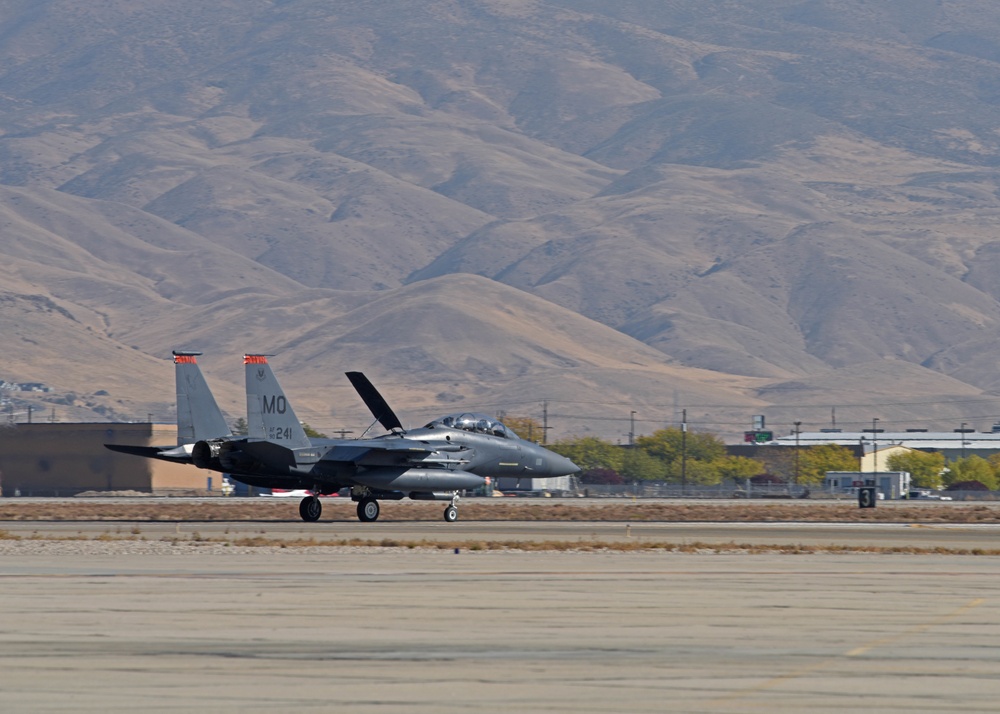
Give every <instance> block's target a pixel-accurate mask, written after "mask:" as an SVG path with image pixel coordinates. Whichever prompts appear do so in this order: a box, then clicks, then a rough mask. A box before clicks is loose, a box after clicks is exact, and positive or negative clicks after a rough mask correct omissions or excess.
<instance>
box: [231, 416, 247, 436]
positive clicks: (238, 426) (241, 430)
mask: <svg viewBox="0 0 1000 714" xmlns="http://www.w3.org/2000/svg"><path fill="white" fill-rule="evenodd" d="M232 430H233V436H246V435H247V432H249V430H250V427H249V426H248V425H247V420H246V419H244V418H243V417H240V418H239V419H237V420H236V421H234V422H233V426H232Z"/></svg>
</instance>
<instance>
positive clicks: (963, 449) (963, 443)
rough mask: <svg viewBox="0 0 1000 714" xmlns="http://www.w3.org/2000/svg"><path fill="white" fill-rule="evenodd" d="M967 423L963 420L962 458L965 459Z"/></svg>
mask: <svg viewBox="0 0 1000 714" xmlns="http://www.w3.org/2000/svg"><path fill="white" fill-rule="evenodd" d="M965 424H966V422H964V421H963V422H962V435H961V436H962V460H963V461H964V460H965Z"/></svg>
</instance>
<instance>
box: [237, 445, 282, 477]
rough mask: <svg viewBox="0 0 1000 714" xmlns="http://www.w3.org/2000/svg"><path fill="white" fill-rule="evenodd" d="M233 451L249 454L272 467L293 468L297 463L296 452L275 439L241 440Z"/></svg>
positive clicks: (280, 468) (279, 468)
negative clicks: (277, 442)
mask: <svg viewBox="0 0 1000 714" xmlns="http://www.w3.org/2000/svg"><path fill="white" fill-rule="evenodd" d="M233 452H236V453H243V454H247V455H248V456H251V457H253V458H254V459H256V460H258V461H260V462H261V463H264V464H266V465H267V467H268V468H271V469H277V470H285V469H292V468H294V467H295V465H296V461H295V452H294V451H292V450H291V449H289V448H288V447H287V446H282V445H281V444H275V443H274V442H273V441H240V442H238V443H237V445H236V446H235V447H234V448H233ZM234 455H235V454H234Z"/></svg>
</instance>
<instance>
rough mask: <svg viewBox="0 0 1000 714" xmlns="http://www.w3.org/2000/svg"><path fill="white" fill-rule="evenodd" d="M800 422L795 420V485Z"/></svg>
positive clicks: (797, 483)
mask: <svg viewBox="0 0 1000 714" xmlns="http://www.w3.org/2000/svg"><path fill="white" fill-rule="evenodd" d="M800 426H802V422H800V421H797V422H795V485H796V486H798V485H799V427H800Z"/></svg>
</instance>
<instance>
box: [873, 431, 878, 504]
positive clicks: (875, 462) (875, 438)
mask: <svg viewBox="0 0 1000 714" xmlns="http://www.w3.org/2000/svg"><path fill="white" fill-rule="evenodd" d="M872 486H875V487H876V488H878V417H872Z"/></svg>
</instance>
